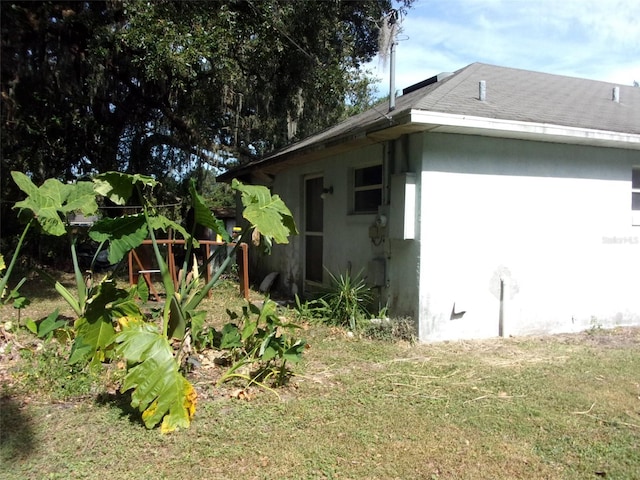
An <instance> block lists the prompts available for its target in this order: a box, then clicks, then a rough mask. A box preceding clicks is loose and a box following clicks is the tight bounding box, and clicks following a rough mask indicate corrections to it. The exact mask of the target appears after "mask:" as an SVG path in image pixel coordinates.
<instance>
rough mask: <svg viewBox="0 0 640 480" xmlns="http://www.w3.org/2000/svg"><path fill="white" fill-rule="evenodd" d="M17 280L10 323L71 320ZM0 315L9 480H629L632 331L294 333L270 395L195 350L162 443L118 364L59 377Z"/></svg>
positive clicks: (633, 450)
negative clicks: (301, 348) (181, 412)
mask: <svg viewBox="0 0 640 480" xmlns="http://www.w3.org/2000/svg"><path fill="white" fill-rule="evenodd" d="M29 284H31V285H32V287H31V290H30V291H26V292H25V293H27V294H28V295H29V296H30V298H31V300H32V304H31V305H30V306H29V307H27V309H25V310H24V311H22V312H21V317H22V319H21V321H22V322H24V319H25V318H27V317H32V318H41V317H43V316H46V315H47V314H48V313H49V312H50V311H52V310H53V309H54V308H55V307H60V309H61V313H62V314H64V315H68V316H69V317H71V314H70V312H66V310H65V304H64V303H63V302H62V301H61V300H59V299H58V297H56V296H55V292H53V291H49V290H47V289H46V288H43V287H42V286H40V285H38V284H37V282H35V281H34V282H31V283H29V282H28V283H27V285H29ZM25 287H26V285H25ZM236 288H237V287H236V286H235V285H231V284H228V283H225V284H223V285H222V286H221V287H219V288H218V289H217V290H216V291H214V295H213V298H212V299H210V300H206V301H205V307H206V308H207V309H208V311H209V316H208V320H209V321H211V322H214V323H217V322H219V323H222V322H224V321H226V314H225V313H224V312H225V308H227V307H229V308H232V309H234V308H236V309H239V308H240V306H241V304H242V300H241V299H240V298H239V296H238V294H237V290H236ZM254 297H255V298H258V296H257V295H256V294H254ZM0 312H1V318H2V322H1V323H0V325H4V326H6V322H7V321H11V322H12V323H13V324H14V325H13V326H12V329H11V330H10V331H7V330H6V329H5V328H4V326H3V327H2V328H3V329H2V330H0V335H1V336H0V343H1V345H2V353H1V354H0V380H1V381H2V386H1V387H0V388H1V390H0V397H1V400H0V402H1V403H0V408H1V411H0V420H1V432H2V437H1V438H2V440H1V442H0V457H1V463H0V477H1V478H3V479H6V480H12V479H42V478H48V479H55V478H60V479H69V478H73V479H83V478H84V479H104V478H109V479H113V480H116V479H142V478H149V479H164V478H166V479H183V478H184V479H193V478H206V479H228V478H244V479H254V478H256V479H258V478H260V479H300V478H336V479H338V478H343V479H346V478H352V479H363V478H375V479H394V478H397V479H414V478H415V479H418V478H420V479H422V478H425V479H449V478H454V479H496V478H500V479H516V478H523V479H547V478H549V479H556V478H562V479H585V478H612V479H637V478H640V329H624V328H621V329H617V330H601V329H598V328H596V327H594V328H593V329H592V330H590V331H587V332H584V333H581V334H575V335H559V336H549V337H522V338H507V339H491V340H483V341H473V342H451V343H438V344H426V345H425V344H423V345H416V344H411V343H408V342H405V341H398V340H395V341H394V340H389V339H386V340H375V339H370V338H365V337H363V336H361V335H358V334H356V335H354V336H350V335H348V334H347V332H346V331H344V330H342V329H339V328H335V327H327V326H323V325H316V324H305V326H304V331H303V332H302V335H303V336H304V338H305V339H306V340H307V341H308V342H309V345H310V348H309V349H307V350H306V352H305V355H304V360H303V362H302V364H301V365H299V366H298V367H296V373H297V375H296V376H295V377H293V379H292V380H291V382H290V383H289V384H288V385H287V386H285V387H282V388H279V389H277V390H276V392H277V395H276V394H274V393H272V392H269V391H266V390H259V389H249V390H248V391H241V390H240V389H239V388H237V386H235V385H233V384H224V385H223V386H221V387H218V386H216V380H217V378H218V377H219V375H220V368H219V367H218V366H217V365H216V364H215V362H213V361H210V359H209V358H207V356H206V355H204V356H202V357H201V362H200V363H201V365H200V366H199V367H198V368H196V369H195V370H194V371H193V372H191V373H190V374H189V378H190V380H191V381H192V382H193V383H194V385H195V386H196V389H197V392H198V410H197V413H196V417H195V419H194V421H193V423H192V426H191V428H190V429H187V430H178V431H177V432H174V433H172V434H169V435H161V434H160V433H159V431H158V430H157V429H156V430H147V429H146V428H145V427H144V425H143V424H142V423H141V422H140V420H139V415H138V413H137V411H133V410H131V408H130V407H129V406H128V399H127V398H126V397H124V396H121V395H119V394H118V393H117V387H118V372H117V370H116V369H115V368H112V369H107V370H103V372H102V373H100V374H91V373H88V372H85V373H71V371H70V368H69V367H68V366H66V365H65V363H64V359H65V358H66V355H68V347H67V346H64V345H60V344H59V343H57V342H56V341H55V340H51V341H47V342H42V341H40V340H38V339H36V337H35V336H33V335H31V334H30V333H28V332H27V331H26V330H25V329H20V330H16V327H15V325H16V324H17V322H18V311H17V310H14V309H12V308H11V307H10V306H5V307H2V310H0ZM287 315H291V316H293V314H292V312H289V313H288V314H287Z"/></svg>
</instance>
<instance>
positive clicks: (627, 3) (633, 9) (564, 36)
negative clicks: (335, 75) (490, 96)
mask: <svg viewBox="0 0 640 480" xmlns="http://www.w3.org/2000/svg"><path fill="white" fill-rule="evenodd" d="M637 19H640V2H638V1H637V0H562V1H558V0H417V2H416V3H415V4H414V8H412V9H411V10H409V13H408V15H407V17H406V18H405V19H404V22H403V32H402V35H401V37H400V38H399V39H400V42H399V45H398V47H397V57H396V74H397V75H396V85H397V88H399V89H400V88H403V87H407V86H409V85H411V84H413V83H416V82H419V81H421V80H424V79H425V78H428V77H430V76H433V75H436V74H438V73H440V72H444V71H454V70H457V69H459V68H462V67H464V66H466V65H468V64H470V63H473V62H484V63H490V64H495V65H501V66H505V67H515V68H524V69H528V70H536V71H543V72H548V73H556V74H560V75H570V76H577V77H584V78H591V79H596V80H603V81H609V82H614V83H620V84H624V85H631V84H632V83H633V81H634V80H636V81H640V58H639V57H638V52H640V28H638V27H637V21H638V20H637ZM407 37H408V39H407ZM370 67H372V68H373V69H374V73H375V74H376V75H377V76H378V77H382V78H384V80H383V81H382V82H381V83H382V84H381V86H380V88H379V90H380V94H382V95H385V94H386V93H387V92H388V71H382V70H381V69H380V68H379V67H378V63H377V61H374V62H373V63H372V64H371V65H370Z"/></svg>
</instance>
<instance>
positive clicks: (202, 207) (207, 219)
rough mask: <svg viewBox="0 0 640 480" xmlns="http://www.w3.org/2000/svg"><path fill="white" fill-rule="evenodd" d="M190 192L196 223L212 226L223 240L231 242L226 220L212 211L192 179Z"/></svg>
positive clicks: (207, 226)
mask: <svg viewBox="0 0 640 480" xmlns="http://www.w3.org/2000/svg"><path fill="white" fill-rule="evenodd" d="M189 193H190V194H191V207H192V208H193V215H194V221H195V223H196V224H197V225H202V226H203V227H206V228H210V229H211V230H213V231H214V232H215V233H216V234H218V235H220V236H221V237H222V240H223V241H225V242H230V241H231V237H230V236H229V232H227V229H226V228H225V226H224V222H223V221H222V220H220V219H218V218H216V217H215V216H214V215H213V213H212V212H211V209H209V207H207V205H206V204H205V202H204V199H203V198H202V196H200V194H199V193H198V192H197V191H196V184H195V181H193V180H191V183H190V184H189Z"/></svg>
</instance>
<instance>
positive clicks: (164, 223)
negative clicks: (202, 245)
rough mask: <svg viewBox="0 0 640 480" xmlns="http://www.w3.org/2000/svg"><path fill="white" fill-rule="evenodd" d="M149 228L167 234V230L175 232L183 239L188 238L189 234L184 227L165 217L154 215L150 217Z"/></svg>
mask: <svg viewBox="0 0 640 480" xmlns="http://www.w3.org/2000/svg"><path fill="white" fill-rule="evenodd" d="M149 226H150V227H151V228H153V230H154V231H155V230H162V231H163V232H166V231H167V230H175V231H177V232H178V233H179V234H180V235H182V238H188V237H189V233H188V232H187V231H186V230H185V229H184V227H183V226H182V225H180V224H179V223H177V222H174V221H173V220H170V219H168V218H167V217H165V216H164V215H154V216H151V217H149Z"/></svg>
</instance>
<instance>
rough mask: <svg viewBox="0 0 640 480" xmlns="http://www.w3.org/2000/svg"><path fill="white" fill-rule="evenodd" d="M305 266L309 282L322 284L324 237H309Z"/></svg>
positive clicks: (306, 243)
mask: <svg viewBox="0 0 640 480" xmlns="http://www.w3.org/2000/svg"><path fill="white" fill-rule="evenodd" d="M305 245H306V252H305V266H306V269H305V270H306V277H307V280H311V281H312V282H319V283H321V282H322V237H316V236H307V237H306V241H305Z"/></svg>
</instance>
